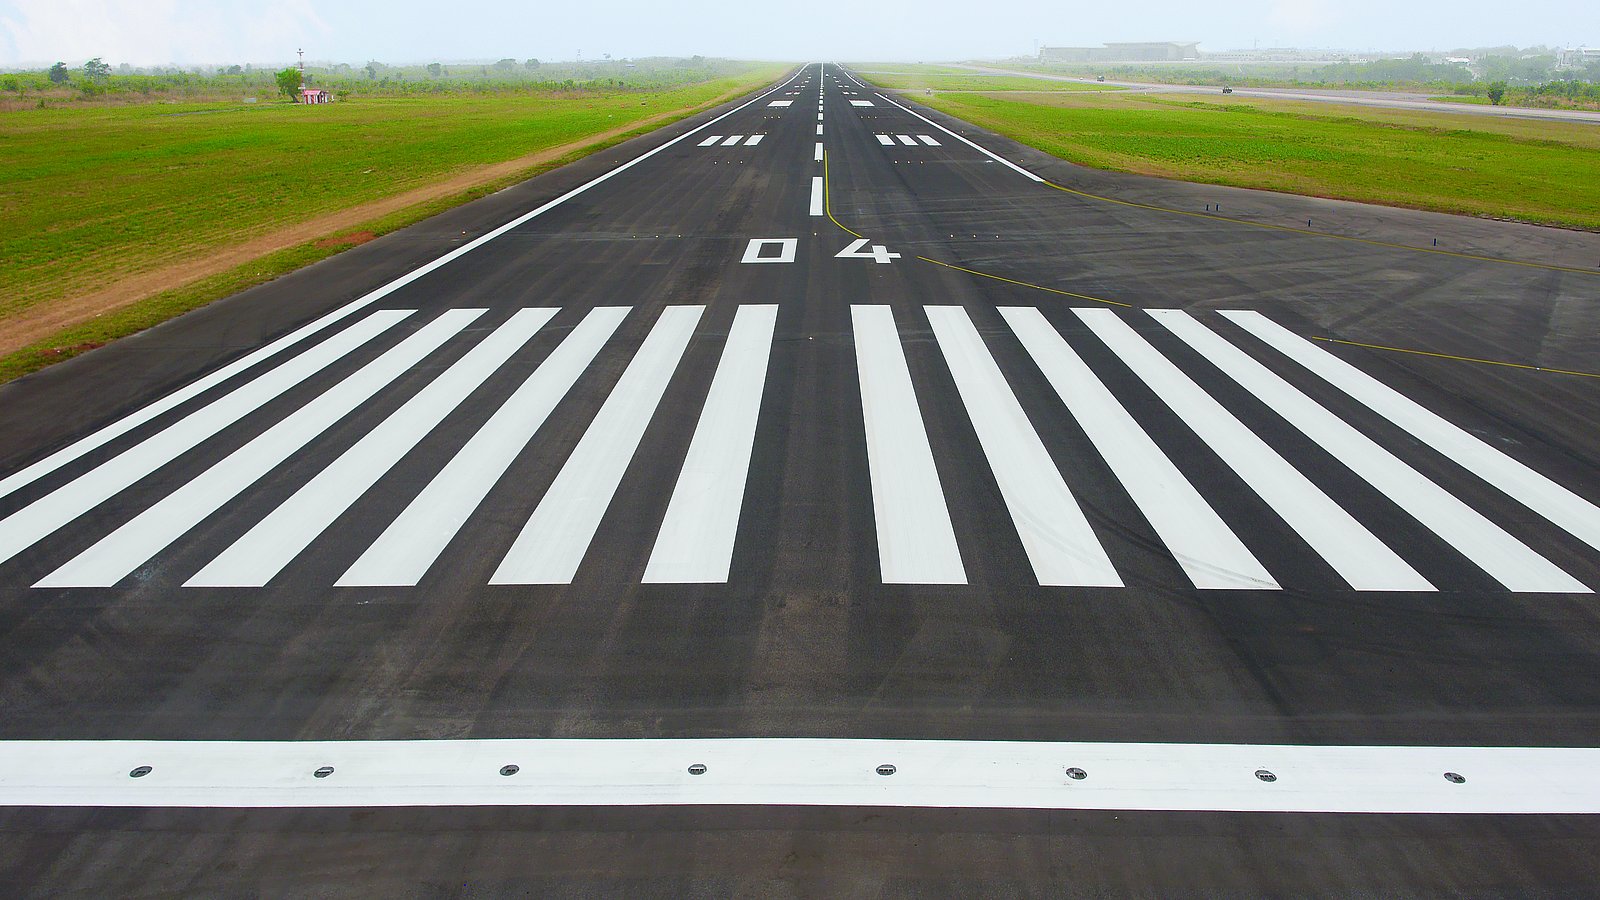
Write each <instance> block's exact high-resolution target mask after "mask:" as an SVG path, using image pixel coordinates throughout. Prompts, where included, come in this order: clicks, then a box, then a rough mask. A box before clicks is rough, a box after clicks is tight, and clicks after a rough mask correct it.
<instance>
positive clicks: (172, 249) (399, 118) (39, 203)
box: [0, 66, 783, 381]
mask: <svg viewBox="0 0 1600 900" xmlns="http://www.w3.org/2000/svg"><path fill="white" fill-rule="evenodd" d="M782 71H783V68H782V67H772V66H760V67H755V66H752V67H750V68H749V69H748V70H746V71H745V72H744V73H742V74H740V75H738V76H732V77H728V78H722V79H717V80H715V81H711V82H706V83H703V84H697V85H692V86H687V87H679V88H674V89H671V90H664V91H659V92H651V93H647V94H644V95H642V96H641V94H640V93H639V92H637V91H629V92H626V93H623V92H618V93H617V94H615V95H599V96H596V95H594V94H589V95H586V96H583V97H581V98H568V97H562V96H558V95H557V96H531V97H530V96H526V95H523V96H513V97H493V96H490V97H479V96H474V97H444V98H421V99H414V98H406V99H394V100H388V99H385V100H362V101H360V102H352V103H346V104H333V105H331V106H327V107H320V108H318V107H296V106H289V105H273V106H267V107H263V108H240V107H234V106H216V105H202V106H174V105H170V104H161V105H148V106H135V107H120V108H110V109H105V108H101V109H73V110H53V109H51V110H38V111H31V110H30V111H25V112H16V113H7V114H3V115H4V124H5V126H6V127H5V128H4V129H0V149H4V150H5V151H6V152H7V153H8V162H12V163H14V168H13V171H12V173H8V175H14V177H8V179H7V180H6V181H5V182H3V183H0V254H4V256H5V257H6V259H7V263H8V264H7V265H6V266H4V267H0V329H3V328H4V327H5V324H6V320H7V319H11V318H13V317H18V318H20V317H23V316H26V315H27V314H28V313H29V311H30V310H33V309H36V308H39V307H41V305H43V304H50V303H52V302H61V301H63V300H64V299H66V298H71V297H73V296H76V295H80V294H82V293H84V292H87V291H89V290H91V289H93V288H96V287H98V286H101V285H103V284H105V283H107V282H108V281H114V280H115V279H117V278H119V277H126V276H130V275H136V274H141V273H147V272H152V271H160V270H161V269H162V267H163V266H166V265H170V264H172V263H174V262H175V261H181V260H184V259H188V258H193V257H194V256H196V255H202V256H203V255H204V254H206V253H207V252H208V251H217V250H219V249H221V248H226V247H229V246H236V245H238V244H240V243H242V242H245V241H248V240H251V239H254V238H259V237H262V236H270V235H272V234H274V233H277V232H279V231H281V230H283V229H285V228H286V227H288V226H291V225H299V224H301V223H305V222H308V221H315V220H316V219H317V218H318V217H319V216H322V215H327V214H331V213H335V212H338V211H340V210H343V209H346V208H349V207H352V206H358V205H360V204H362V203H366V202H371V201H375V200H382V199H385V198H388V197H394V196H397V195H402V194H404V193H406V192H407V191H408V190H412V189H416V188H420V187H425V186H427V185H428V184H430V183H438V182H440V181H443V180H445V179H446V178H449V177H452V176H457V175H461V174H462V173H464V172H465V173H470V172H472V171H473V170H474V169H477V168H481V167H483V166H486V165H491V164H494V163H501V162H505V161H507V160H514V159H519V158H522V157H524V156H528V155H530V154H534V153H538V152H539V151H541V150H545V149H550V148H556V147H562V146H566V145H573V144H577V145H580V146H582V147H583V149H581V150H579V151H577V152H574V153H570V154H568V155H566V156H565V157H562V158H560V159H554V160H550V161H548V162H546V163H544V164H541V165H538V166H534V167H531V168H528V169H524V170H521V171H518V172H515V173H514V174H511V175H504V176H501V177H497V178H486V179H485V180H484V181H483V182H482V183H477V184H474V185H473V186H472V187H471V188H469V189H466V190H463V191H462V192H460V193H457V194H453V195H451V196H448V197H442V198H435V199H431V200H429V201H427V202H424V203H421V204H419V205H415V206H411V207H408V208H405V209H401V210H398V211H396V212H393V213H390V214H388V215H385V216H383V217H381V218H379V219H376V220H373V221H368V222H363V223H361V224H360V225H358V226H356V227H354V228H345V229H342V230H341V232H340V233H341V234H360V235H361V237H362V238H365V237H366V236H367V234H369V233H370V234H371V235H373V236H377V235H381V234H384V233H387V232H389V231H393V230H395V229H398V228H402V227H405V226H406V225H410V224H412V223H414V222H417V221H421V220H422V219H425V218H427V217H429V216H431V215H435V214H437V213H439V212H441V211H443V210H445V209H448V208H449V207H451V206H455V205H458V204H460V203H464V202H467V201H469V200H472V199H476V198H477V197H480V196H484V195H486V194H488V193H491V192H493V191H495V190H498V189H500V188H502V187H505V186H506V185H508V184H513V183H515V182H517V181H520V180H523V179H526V178H528V177H531V176H533V175H536V174H538V173H539V172H541V171H545V170H548V169H552V168H556V167H557V166H560V165H563V164H565V163H567V162H570V161H572V160H574V159H577V158H579V157H581V156H584V155H587V154H588V153H592V152H595V151H597V150H601V149H604V148H605V147H608V146H612V145H614V144H616V143H620V142H621V141H623V140H626V139H627V138H628V137H631V136H633V135H635V134H638V133H642V132H644V131H648V130H650V129H651V128H655V127H659V125H660V124H662V123H663V121H673V120H676V119H680V118H683V117H685V116H688V115H692V114H693V113H694V112H696V111H698V110H700V109H703V108H705V107H707V106H709V105H712V104H714V103H716V102H720V101H721V100H723V99H726V98H728V97H729V96H737V95H739V94H741V93H745V92H747V91H749V90H753V89H755V88H757V87H760V86H761V85H763V84H766V83H768V82H770V81H772V80H773V79H775V78H776V77H777V76H778V75H780V74H781V73H782ZM663 117H665V118H664V119H663ZM646 120H653V121H649V122H647V121H646ZM631 124H632V125H637V127H636V128H633V129H628V127H627V126H629V125H631ZM618 131H621V132H622V133H620V134H618V135H617V136H615V137H613V138H611V139H607V140H602V139H599V138H596V140H595V141H594V142H593V143H589V144H587V145H585V144H584V141H585V139H586V138H592V137H596V136H598V135H602V134H605V133H607V132H618ZM12 151H15V152H14V153H13V152H12ZM330 236H334V237H336V236H337V235H326V234H323V235H318V236H317V239H315V240H308V241H305V242H302V243H298V244H296V245H294V246H291V247H288V248H287V249H283V250H279V251H277V252H273V253H270V254H268V255H266V256H264V257H261V258H258V259H254V260H251V261H250V262H248V263H245V264H243V265H240V266H237V267H235V268H233V269H230V270H228V271H225V272H221V273H219V274H214V275H211V276H209V277H205V278H202V279H200V280H198V281H194V282H192V283H186V284H177V285H174V286H173V287H172V288H171V289H169V290H165V291H162V292H160V293H158V294H155V295H153V296H148V297H145V298H143V299H141V300H139V301H138V302H136V303H132V304H131V305H125V306H119V307H117V308H115V309H112V310H109V311H107V312H105V313H104V314H102V315H98V316H95V317H93V318H89V319H87V320H86V321H84V322H82V323H81V324H79V325H76V326H73V327H70V328H68V329H66V330H64V331H62V332H60V333H57V334H53V335H51V336H50V337H48V338H47V339H44V340H41V341H38V342H35V343H34V344H32V345H30V346H28V347H24V348H22V349H20V350H18V351H17V352H14V353H11V354H8V355H6V356H4V357H0V381H3V380H9V379H11V378H15V377H17V376H19V375H22V374H25V373H27V372H30V371H33V370H36V369H38V368H42V367H43V366H46V365H49V364H50V363H53V362H57V361H60V360H62V359H66V358H69V357H71V356H73V355H76V354H77V353H81V352H83V351H85V350H88V349H92V348H93V347H95V346H99V345H100V344H103V343H106V342H108V341H111V340H115V339H116V338H118V337H121V336H124V335H127V334H131V333H133V332H135V331H139V330H141V329H143V328H147V327H149V326H151V325H154V324H156V323H158V322H161V321H163V320H165V319H168V318H171V317H172V316H174V315H178V314H180V313H183V312H186V311H188V310H190V309H194V308H196V307H199V306H203V305H205V304H206V303H209V302H211V301H212V300H216V299H219V298H221V297H225V296H229V295H231V294H233V293H236V292H238V291H240V290H243V289H245V288H247V287H251V286H253V285H256V284H260V283H262V282H265V281H269V280H271V279H272V278H275V277H278V276H279V275H282V274H285V273H287V272H290V271H293V270H294V269H297V268H300V267H302V266H305V265H308V264H310V263H312V262H316V261H318V260H320V259H323V258H326V257H328V256H332V255H334V254H335V253H338V252H340V251H341V250H343V249H346V248H347V247H348V246H350V244H349V243H339V242H337V241H327V240H325V238H327V237H330ZM355 242H358V241H352V242H351V243H355Z"/></svg>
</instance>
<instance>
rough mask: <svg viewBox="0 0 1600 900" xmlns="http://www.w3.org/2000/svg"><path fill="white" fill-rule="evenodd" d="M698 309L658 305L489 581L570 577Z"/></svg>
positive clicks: (662, 390) (547, 581) (625, 467)
mask: <svg viewBox="0 0 1600 900" xmlns="http://www.w3.org/2000/svg"><path fill="white" fill-rule="evenodd" d="M704 312H705V307H704V306H669V307H667V308H666V309H665V310H663V311H662V313H661V318H659V319H657V320H656V324H655V327H653V328H651V329H650V334H649V335H648V336H647V337H646V338H645V339H644V343H643V344H641V345H640V346H639V352H638V353H636V354H635V355H634V357H633V360H632V361H631V362H629V363H628V368H627V370H626V371H624V372H623V373H622V378H620V379H619V380H618V381H617V384H616V386H615V387H614V388H612V390H611V395H610V396H608V397H607V398H606V402H605V403H604V404H602V405H601V407H600V411H599V412H598V413H596V414H595V417H594V421H592V422H590V423H589V428H588V430H586V431H584V433H583V437H582V438H581V439H579V441H578V446H576V447H574V448H573V450H572V455H571V456H569V457H567V461H566V463H565V464H563V465H562V467H561V471H560V473H558V474H557V475H556V479H555V481H554V482H553V483H552V484H551V485H550V489H549V490H548V491H546V492H545V495H544V497H543V499H541V500H540V501H539V505H538V507H537V508H535V509H534V511H533V516H532V517H531V518H529V519H528V523H527V524H526V525H525V526H523V528H522V533H521V534H518V535H517V539H516V541H515V542H513V543H512V545H511V549H510V550H509V551H507V553H506V557H505V559H504V560H502V561H501V562H500V567H499V568H498V569H496V570H495V573H494V575H493V577H491V578H490V579H489V583H490V584H567V583H570V582H571V581H572V577H573V576H574V575H576V574H577V572H578V566H579V564H581V563H582V562H583V557H584V554H586V553H587V552H588V550H589V544H590V542H591V541H593V540H594V533H595V530H596V529H598V528H599V527H600V520H601V519H602V518H604V517H605V513H606V509H607V508H608V507H610V505H611V498H612V497H613V496H614V495H615V494H616V492H617V486H618V485H619V484H621V483H622V476H623V475H625V474H626V473H627V471H628V464H629V463H630V462H632V460H633V456H634V453H635V452H636V451H637V450H638V448H639V441H640V440H641V439H642V438H643V437H644V432H645V428H647V427H648V426H649V424H650V419H651V418H652V417H653V416H654V415H655V410H656V406H657V405H658V404H659V403H660V402H661V395H662V394H663V393H665V392H666V389H667V383H668V382H669V381H671V380H672V373H673V372H675V371H677V368H678V362H679V361H680V360H682V359H683V352H684V350H685V349H687V348H688V346H689V339H690V338H691V337H693V336H694V329H695V325H696V324H698V323H699V321H700V316H701V314H703V313H704Z"/></svg>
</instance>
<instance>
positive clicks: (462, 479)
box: [338, 306, 630, 587]
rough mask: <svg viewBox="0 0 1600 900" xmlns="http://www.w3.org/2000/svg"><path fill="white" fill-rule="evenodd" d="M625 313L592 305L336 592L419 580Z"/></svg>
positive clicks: (341, 581) (622, 309)
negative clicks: (358, 587) (579, 321)
mask: <svg viewBox="0 0 1600 900" xmlns="http://www.w3.org/2000/svg"><path fill="white" fill-rule="evenodd" d="M629 309H630V307H626V306H597V307H595V308H594V309H592V310H590V311H589V314H588V315H586V316H584V317H583V321H582V322H581V323H580V324H579V325H578V327H577V328H575V329H573V331H572V334H570V335H568V336H567V339H566V340H564V341H562V342H561V346H559V347H557V348H556V349H555V350H554V351H553V352H552V353H551V354H550V355H549V357H547V358H546V359H545V361H544V362H543V363H540V364H539V368H538V369H536V370H535V371H534V373H533V374H532V375H529V376H528V378H527V380H526V381H524V382H523V383H522V386H521V387H519V388H517V390H516V393H514V394H512V395H511V398H510V399H508V400H507V401H506V402H505V404H504V405H502V406H501V407H500V408H499V409H498V410H496V411H495V414H494V415H493V416H491V417H490V418H489V421H488V422H485V423H484V425H483V427H482V428H480V429H478V433H477V434H474V435H473V436H472V439H471V440H469V441H467V443H466V445H465V446H464V447H462V448H461V451H460V452H459V453H457V454H456V455H455V456H454V457H452V458H451V460H450V462H449V463H448V464H446V465H445V467H444V468H443V469H442V470H440V472H439V474H438V475H436V476H434V479H433V481H431V482H429V483H428V486H427V487H426V488H424V489H423V491H422V493H420V494H418V495H417V498H416V499H415V500H413V501H411V505H410V506H407V507H406V509H405V512H403V513H401V514H400V516H399V518H397V519H395V520H394V522H392V523H390V525H389V527H388V528H387V529H385V530H384V532H383V534H382V536H380V537H379V538H378V540H377V541H376V542H374V543H373V545H372V546H371V547H368V548H367V552H365V553H363V554H362V555H361V558H360V559H358V560H356V562H355V565H352V566H351V567H350V569H349V571H347V572H345V573H344V576H343V577H341V578H340V579H339V581H338V585H339V586H340V587H357V586H384V587H409V586H412V585H415V584H416V583H417V582H418V581H421V580H422V576H423V575H425V574H427V572H428V569H429V568H430V567H431V566H432V565H433V563H434V561H435V560H437V559H438V558H439V554H441V553H443V552H444V548H445V546H446V545H447V544H449V543H450V539H451V538H453V537H455V535H456V532H458V531H460V530H461V526H462V525H463V524H465V523H466V521H467V518H468V517H469V516H471V515H472V512H473V510H475V509H477V508H478V504H480V503H482V502H483V498H484V497H485V496H487V495H488V493H489V490H490V489H491V488H493V487H494V486H495V484H496V483H497V482H499V480H500V478H501V477H502V476H503V475H505V472H506V469H508V468H510V467H511V463H512V461H513V460H515V459H516V458H517V455H518V454H520V453H521V452H522V450H523V448H524V447H526V446H527V444H528V441H530V440H532V439H533V436H534V434H535V433H536V432H537V431H538V430H539V426H541V425H543V424H544V421H545V419H546V418H548V417H549V415H550V412H551V410H553V409H555V407H556V404H557V403H559V402H560V401H561V398H563V397H565V396H566V395H567V392H568V391H569V390H571V389H572V385H573V383H574V382H576V381H577V380H578V376H580V375H582V374H583V372H584V370H585V369H587V368H588V367H589V364H590V363H591V362H593V361H594V357H595V354H597V353H599V352H600V349H601V348H602V347H604V346H605V344H606V341H608V340H610V339H611V335H612V334H614V333H615V332H616V330H617V326H619V325H621V324H622V320H623V319H625V318H627V315H628V311H629Z"/></svg>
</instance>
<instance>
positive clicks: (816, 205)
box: [811, 175, 827, 216]
mask: <svg viewBox="0 0 1600 900" xmlns="http://www.w3.org/2000/svg"><path fill="white" fill-rule="evenodd" d="M811 214H812V215H813V216H821V215H826V214H827V210H826V209H825V208H824V207H823V188H822V176H821V175H817V176H814V177H812V179H811Z"/></svg>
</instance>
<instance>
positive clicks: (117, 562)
mask: <svg viewBox="0 0 1600 900" xmlns="http://www.w3.org/2000/svg"><path fill="white" fill-rule="evenodd" d="M484 312H485V311H484V310H482V309H450V310H446V311H445V312H443V313H441V314H440V315H439V317H438V318H437V319H434V320H433V321H432V322H429V323H428V324H427V325H424V326H423V327H422V328H420V329H418V330H417V332H416V333H415V334H413V335H411V336H410V337H408V338H406V339H405V340H403V341H401V342H400V343H398V344H396V345H395V346H394V347H392V348H390V349H389V350H387V351H385V352H384V353H383V355H381V356H379V357H378V358H377V359H375V360H373V361H372V362H370V363H367V364H366V365H365V366H362V367H361V368H360V369H358V370H357V371H356V372H355V373H354V374H352V375H351V376H349V377H348V378H345V379H344V380H342V381H340V382H338V383H337V384H335V385H334V386H333V387H330V388H328V390H326V391H324V392H323V393H322V394H320V395H318V396H317V397H316V398H315V399H313V400H311V401H309V402H307V403H306V404H305V405H304V406H302V407H300V408H299V409H297V410H295V411H294V412H292V413H290V414H289V415H288V416H286V417H285V418H283V419H282V420H280V421H279V422H278V423H277V424H275V425H273V426H272V427H271V428H268V429H267V430H266V431H264V432H262V433H261V434H259V435H257V436H256V437H254V438H252V439H251V440H250V442H249V443H247V444H245V445H244V446H243V447H241V448H239V449H238V450H235V451H234V452H232V453H230V454H228V455H227V456H225V457H223V458H222V460H221V461H219V462H218V463H216V464H215V465H213V466H212V467H211V468H209V469H207V470H206V471H204V472H202V473H201V474H200V475H198V476H196V477H195V478H193V479H191V480H190V481H188V482H185V483H184V485H183V486H182V487H180V488H178V489H177V490H175V491H173V492H172V493H170V494H168V495H167V496H165V497H163V498H162V499H161V500H160V501H159V502H157V503H156V504H155V505H154V506H152V507H150V508H149V509H146V510H145V511H144V512H142V513H140V514H139V515H137V516H135V517H134V518H133V519H132V520H130V521H129V522H127V523H125V524H124V525H122V527H120V528H118V529H117V530H116V531H113V532H111V534H109V535H106V536H105V537H104V538H102V539H101V540H100V541H98V542H97V543H95V545H94V546H92V547H90V548H89V549H87V550H85V551H83V552H82V553H80V554H78V555H77V556H75V557H73V558H72V560H70V561H69V562H67V563H66V565H63V566H62V567H61V568H59V569H57V570H56V571H54V572H52V573H51V574H49V575H46V576H45V577H44V578H42V579H40V581H39V582H38V583H37V584H35V585H34V586H35V587H41V588H65V587H113V586H115V585H116V583H117V582H119V581H121V580H122V579H124V578H126V577H128V575H130V574H132V572H133V570H134V569H137V568H138V567H139V566H141V565H144V563H146V562H147V561H149V559H150V558H151V557H153V556H155V555H156V554H157V553H159V552H161V550H162V549H163V548H165V547H166V546H167V545H169V544H171V543H172V542H173V541H175V540H177V539H178V538H180V537H182V536H183V535H184V534H185V533H187V532H188V531H189V530H190V529H191V528H193V527H195V526H196V525H198V524H200V522H202V521H203V520H204V519H205V518H206V517H207V516H210V515H211V514H212V513H214V512H216V511H217V510H219V509H221V508H222V507H223V505H224V504H226V503H227V502H228V501H229V500H232V499H233V498H234V497H237V496H238V495H239V494H240V493H242V492H243V491H244V490H245V489H246V488H248V487H250V485H252V484H255V483H256V482H257V481H259V480H260V479H261V478H262V477H263V476H265V475H266V474H267V473H268V472H270V471H272V470H273V469H274V468H276V467H277V466H278V465H280V464H281V463H283V462H284V461H285V460H287V459H288V458H289V457H291V456H293V455H294V454H295V453H296V452H298V451H299V450H300V449H301V448H303V447H304V446H305V445H306V444H309V443H310V442H311V441H312V440H314V439H315V438H316V437H317V436H318V435H320V434H322V433H323V432H324V431H326V430H328V429H329V428H331V427H332V426H333V425H334V424H335V423H337V422H338V421H340V420H341V419H343V418H344V417H345V416H347V415H349V414H350V413H351V412H354V411H355V409H356V408H357V407H359V406H360V405H361V404H363V403H365V402H366V401H368V400H370V399H372V396H373V395H374V394H376V393H377V392H378V391H380V390H382V389H383V388H384V387H386V386H388V385H389V384H390V383H391V382H393V381H394V380H395V379H396V378H398V377H400V376H401V375H403V374H405V373H406V372H407V371H409V370H411V369H412V368H413V367H415V366H416V365H417V364H418V363H420V362H421V361H422V360H424V359H426V358H427V357H428V356H429V355H430V354H432V353H433V352H434V351H435V350H437V349H439V348H440V347H441V346H443V345H444V343H445V342H446V341H448V340H449V339H450V338H452V337H454V336H455V335H456V334H458V333H459V332H460V331H461V329H463V328H465V327H467V325H469V324H471V323H472V322H473V320H475V319H477V318H478V317H479V316H481V315H483V313H484Z"/></svg>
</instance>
